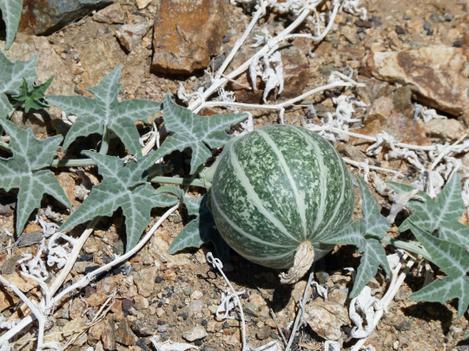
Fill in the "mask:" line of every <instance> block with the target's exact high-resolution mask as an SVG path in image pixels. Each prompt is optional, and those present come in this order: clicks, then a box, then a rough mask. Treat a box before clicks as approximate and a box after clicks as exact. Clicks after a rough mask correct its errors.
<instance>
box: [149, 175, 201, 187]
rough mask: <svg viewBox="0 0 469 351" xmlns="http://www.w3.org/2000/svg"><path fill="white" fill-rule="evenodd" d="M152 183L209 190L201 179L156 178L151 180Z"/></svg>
mask: <svg viewBox="0 0 469 351" xmlns="http://www.w3.org/2000/svg"><path fill="white" fill-rule="evenodd" d="M150 181H151V182H152V183H163V184H174V185H190V186H196V187H199V188H204V189H207V185H206V184H205V182H204V181H203V180H201V179H199V178H177V177H164V176H156V177H154V178H152V179H150Z"/></svg>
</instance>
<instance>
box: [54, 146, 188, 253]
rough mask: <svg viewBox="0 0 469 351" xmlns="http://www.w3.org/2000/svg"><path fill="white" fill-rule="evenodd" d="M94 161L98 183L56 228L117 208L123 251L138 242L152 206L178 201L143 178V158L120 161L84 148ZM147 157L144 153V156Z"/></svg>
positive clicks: (162, 205)
mask: <svg viewBox="0 0 469 351" xmlns="http://www.w3.org/2000/svg"><path fill="white" fill-rule="evenodd" d="M83 154H84V155H86V156H88V157H89V158H91V159H92V160H94V161H95V162H96V165H97V166H98V172H99V173H100V174H101V175H102V177H103V180H102V182H101V183H100V184H99V185H97V186H95V187H93V188H92V190H91V192H90V194H89V195H88V197H87V198H86V200H85V201H84V202H83V204H82V205H81V206H80V207H78V209H77V210H76V211H75V212H73V213H72V214H71V215H70V217H69V218H68V219H67V221H66V222H65V223H64V224H63V225H62V227H61V228H60V229H61V230H64V231H65V230H69V229H72V228H73V227H75V226H77V225H79V224H81V223H85V222H88V221H90V220H92V219H94V218H95V217H99V216H112V214H113V213H114V212H115V211H116V210H117V209H119V208H121V209H122V212H123V214H124V217H125V228H126V239H127V245H126V248H127V251H128V250H130V249H131V248H133V247H134V246H135V245H136V244H137V243H138V241H139V239H140V237H141V235H142V232H143V230H144V229H145V227H146V226H147V224H148V223H149V222H150V212H151V209H152V208H154V207H168V206H173V205H175V204H176V203H177V202H178V201H179V200H178V198H177V197H176V196H174V194H172V193H171V192H169V191H166V190H165V189H164V188H163V189H157V190H155V189H154V188H153V187H152V186H151V185H150V183H149V181H148V180H147V179H146V174H145V171H146V168H147V167H142V164H144V163H145V162H144V161H145V159H146V158H142V159H140V160H139V161H137V162H136V161H129V162H128V163H126V164H125V163H124V161H123V160H121V159H120V158H118V157H115V156H106V155H101V154H98V153H96V152H93V151H84V152H83ZM147 157H148V156H147Z"/></svg>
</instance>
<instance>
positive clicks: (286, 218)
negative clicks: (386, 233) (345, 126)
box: [210, 125, 354, 283]
mask: <svg viewBox="0 0 469 351" xmlns="http://www.w3.org/2000/svg"><path fill="white" fill-rule="evenodd" d="M353 201H354V200H353V190H352V182H351V177H350V175H349V173H348V171H347V169H346V167H345V165H344V163H343V161H342V159H341V158H340V156H339V155H338V154H337V152H336V151H335V149H334V148H333V147H332V146H331V145H330V144H329V143H328V142H327V141H326V140H325V139H323V138H322V137H320V136H319V135H317V134H315V133H312V132H310V131H308V130H306V129H304V128H301V127H296V126H291V125H271V126H267V127H263V128H260V129H256V130H255V131H253V132H251V133H249V134H247V135H244V136H241V137H238V138H235V139H234V140H233V141H231V142H230V143H228V144H227V145H226V146H225V149H224V150H223V153H222V155H221V156H220V161H219V164H218V166H217V169H216V172H215V175H214V178H213V183H212V188H211V195H210V207H211V210H212V213H213V217H214V220H215V224H216V226H217V229H218V230H219V232H220V234H221V235H222V237H223V238H224V239H225V241H226V242H227V243H228V245H229V246H231V248H233V249H234V250H235V251H236V252H238V253H239V254H240V255H241V256H243V257H244V258H246V259H248V260H250V261H252V262H255V263H257V264H260V265H263V266H266V267H270V268H277V269H284V268H290V269H291V270H292V269H293V270H295V269H296V270H298V269H299V270H300V271H301V272H293V273H292V274H294V275H295V277H287V276H284V277H283V278H284V279H283V281H284V282H287V283H292V282H294V281H296V280H298V279H300V278H301V276H302V275H303V274H304V273H306V271H307V270H308V269H309V267H310V265H311V264H312V262H313V261H314V260H315V259H319V258H320V257H322V256H324V255H325V254H326V253H327V252H328V250H329V249H330V247H324V246H322V245H321V244H320V242H321V238H327V236H328V235H329V234H330V233H333V232H334V231H335V230H337V229H338V228H340V227H342V226H344V225H346V224H348V223H350V221H351V216H352V209H353ZM298 266H302V267H298ZM292 267H293V268H292ZM289 273H290V272H289ZM281 277H282V276H281Z"/></svg>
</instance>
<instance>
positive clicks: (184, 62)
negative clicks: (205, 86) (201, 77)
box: [151, 0, 227, 75]
mask: <svg viewBox="0 0 469 351" xmlns="http://www.w3.org/2000/svg"><path fill="white" fill-rule="evenodd" d="M226 6H227V5H226V2H225V1H224V0H161V3H160V6H159V8H158V11H157V14H156V17H155V23H154V34H153V50H154V52H153V60H152V65H151V70H152V72H155V73H162V74H170V75H190V74H192V73H193V72H194V71H197V70H201V69H204V68H206V67H207V66H208V64H209V62H210V58H211V56H215V55H216V54H217V53H218V52H219V50H220V47H221V44H222V41H223V36H224V34H225V32H226V30H225V29H226V24H227V19H226V18H225V12H226Z"/></svg>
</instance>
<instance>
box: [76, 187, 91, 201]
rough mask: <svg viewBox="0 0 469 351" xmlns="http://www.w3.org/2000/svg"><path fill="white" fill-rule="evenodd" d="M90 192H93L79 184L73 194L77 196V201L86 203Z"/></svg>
mask: <svg viewBox="0 0 469 351" xmlns="http://www.w3.org/2000/svg"><path fill="white" fill-rule="evenodd" d="M90 191H91V190H90V189H88V188H87V187H86V186H84V185H83V184H79V185H77V186H76V187H75V189H74V192H73V194H74V195H75V198H76V199H77V200H80V201H85V199H86V198H87V197H88V195H89V193H90Z"/></svg>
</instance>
